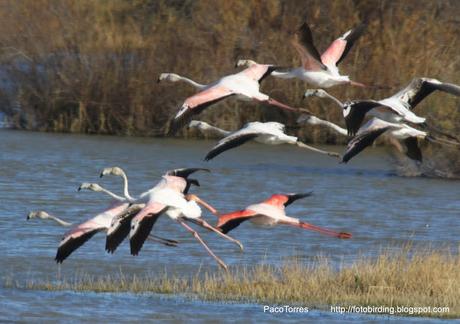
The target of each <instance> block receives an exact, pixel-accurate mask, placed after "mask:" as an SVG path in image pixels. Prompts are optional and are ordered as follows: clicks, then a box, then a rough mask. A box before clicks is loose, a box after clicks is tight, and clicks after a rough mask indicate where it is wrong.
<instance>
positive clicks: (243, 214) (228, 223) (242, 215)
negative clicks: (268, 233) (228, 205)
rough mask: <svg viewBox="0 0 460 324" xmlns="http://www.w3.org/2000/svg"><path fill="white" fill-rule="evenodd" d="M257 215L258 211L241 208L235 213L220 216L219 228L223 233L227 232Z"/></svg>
mask: <svg viewBox="0 0 460 324" xmlns="http://www.w3.org/2000/svg"><path fill="white" fill-rule="evenodd" d="M255 216H257V213H256V212H254V211H252V210H246V209H245V210H240V211H236V212H233V213H228V214H224V215H221V216H219V221H218V222H217V226H216V227H217V228H218V229H220V230H221V231H222V233H224V234H227V233H228V232H230V231H231V230H232V229H234V228H236V227H238V225H240V224H241V223H242V222H244V221H246V220H248V219H250V218H252V217H255Z"/></svg>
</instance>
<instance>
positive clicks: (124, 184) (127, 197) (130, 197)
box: [121, 172, 136, 202]
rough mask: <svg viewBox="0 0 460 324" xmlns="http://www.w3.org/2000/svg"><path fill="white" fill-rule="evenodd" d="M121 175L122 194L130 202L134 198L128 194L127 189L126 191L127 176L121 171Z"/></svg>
mask: <svg viewBox="0 0 460 324" xmlns="http://www.w3.org/2000/svg"><path fill="white" fill-rule="evenodd" d="M121 176H122V177H123V195H124V196H125V198H126V199H127V200H128V201H130V202H133V201H135V200H136V199H135V198H133V197H132V196H131V195H130V194H129V191H128V177H127V176H126V173H124V172H123V173H122V174H121Z"/></svg>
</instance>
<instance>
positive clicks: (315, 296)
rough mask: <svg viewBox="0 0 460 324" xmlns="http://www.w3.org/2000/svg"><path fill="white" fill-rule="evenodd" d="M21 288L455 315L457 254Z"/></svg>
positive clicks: (459, 306) (407, 252)
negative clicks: (436, 308) (404, 308)
mask: <svg viewBox="0 0 460 324" xmlns="http://www.w3.org/2000/svg"><path fill="white" fill-rule="evenodd" d="M10 285H13V284H12V282H10ZM26 288H29V289H44V290H50V291H54V290H75V291H96V292H132V293H145V292H154V293H168V294H193V295H195V296H197V297H198V298H201V299H204V300H213V301H249V302H256V303H263V304H267V303H268V304H272V303H275V304H281V305H285V304H291V305H292V304H300V305H302V306H309V307H316V308H320V309H329V307H328V306H325V305H341V306H347V305H363V306H365V305H375V306H394V307H396V306H408V307H425V306H431V307H434V306H441V307H444V306H447V307H449V312H448V313H442V314H435V313H432V314H423V316H436V317H460V256H459V255H458V254H455V255H453V254H451V253H449V252H445V251H434V250H431V249H425V250H417V251H415V250H413V249H410V248H405V249H403V250H402V251H401V252H394V251H393V252H391V251H390V250H385V251H383V252H382V253H381V254H380V256H378V257H377V258H376V259H371V258H363V259H361V260H359V261H357V262H355V263H354V264H352V265H351V266H343V267H340V269H336V268H334V267H333V266H332V265H331V264H330V263H329V262H328V260H327V259H324V258H320V259H318V260H317V261H316V262H314V263H313V264H311V265H305V264H301V263H300V262H291V263H287V264H284V265H283V266H280V267H276V266H271V265H255V266H248V267H236V268H233V269H231V270H230V271H229V272H228V273H225V272H204V273H203V272H201V273H198V274H196V275H194V276H191V277H178V276H174V275H168V274H164V275H163V276H161V275H160V276H157V277H151V276H148V277H143V278H140V277H137V276H135V275H133V276H131V275H123V274H119V275H115V276H102V277H92V276H80V277H78V278H75V279H73V280H70V281H65V282H58V283H55V282H37V281H34V282H28V283H27V284H26Z"/></svg>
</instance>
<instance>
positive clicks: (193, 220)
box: [187, 218, 244, 251]
mask: <svg viewBox="0 0 460 324" xmlns="http://www.w3.org/2000/svg"><path fill="white" fill-rule="evenodd" d="M187 220H188V221H191V222H192V223H194V224H197V225H200V226H202V227H204V228H206V229H208V230H210V231H213V232H216V233H217V234H218V235H220V236H222V237H223V238H226V239H227V240H229V241H231V242H233V243H235V244H237V245H238V246H239V247H240V249H241V251H243V250H244V248H243V244H241V242H240V241H238V240H236V239H234V238H233V237H230V236H228V235H227V234H224V233H222V232H221V231H219V230H218V229H217V228H215V227H214V226H212V225H210V224H209V223H208V222H206V221H205V220H204V219H199V218H198V219H187Z"/></svg>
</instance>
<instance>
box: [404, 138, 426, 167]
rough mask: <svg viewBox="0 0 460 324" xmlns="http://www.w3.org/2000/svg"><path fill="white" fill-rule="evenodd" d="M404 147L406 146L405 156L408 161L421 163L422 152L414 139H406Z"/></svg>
mask: <svg viewBox="0 0 460 324" xmlns="http://www.w3.org/2000/svg"><path fill="white" fill-rule="evenodd" d="M404 145H406V155H407V157H408V158H409V159H412V160H416V161H419V162H422V151H420V147H419V146H418V141H417V138H416V137H409V138H406V139H405V140H404Z"/></svg>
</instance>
